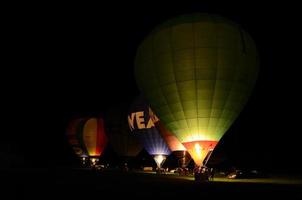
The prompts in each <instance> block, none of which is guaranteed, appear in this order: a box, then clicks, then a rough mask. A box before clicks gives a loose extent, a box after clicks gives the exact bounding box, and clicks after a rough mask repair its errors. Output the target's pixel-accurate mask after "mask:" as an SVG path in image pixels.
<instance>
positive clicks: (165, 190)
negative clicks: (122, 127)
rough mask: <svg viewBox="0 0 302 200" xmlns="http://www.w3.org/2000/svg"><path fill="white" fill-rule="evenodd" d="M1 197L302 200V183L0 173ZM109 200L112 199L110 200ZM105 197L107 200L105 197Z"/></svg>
mask: <svg viewBox="0 0 302 200" xmlns="http://www.w3.org/2000/svg"><path fill="white" fill-rule="evenodd" d="M0 174H1V176H0V178H1V183H2V184H1V185H4V187H3V186H2V187H1V189H2V191H1V192H2V194H4V193H6V194H7V195H9V196H10V197H11V198H8V199H24V198H26V199H28V198H29V199H46V198H48V199H49V198H50V199H62V198H64V199H85V200H86V199H90V198H91V199H115V198H119V199H120V197H122V198H124V199H129V198H130V199H133V198H134V199H142V198H147V197H149V198H158V197H161V198H167V199H171V198H176V199H178V198H182V199H189V198H193V197H194V198H195V197H196V198H205V197H209V198H218V197H219V198H220V197H221V196H222V197H227V198H231V199H237V198H238V199H245V198H247V197H249V198H251V197H253V198H261V197H268V198H269V199H271V197H272V196H277V197H282V198H288V197H290V199H302V184H301V179H294V178H289V177H287V178H285V177H283V178H280V177H279V178H267V179H226V178H215V179H214V181H211V182H207V183H200V182H196V181H194V178H193V177H192V176H191V177H184V176H178V175H176V174H163V175H158V174H155V173H136V172H131V173H125V172H119V171H104V172H95V171H91V170H72V169H64V170H62V169H60V170H41V171H35V170H33V171H30V172H10V173H0ZM107 196H108V197H110V198H107ZM105 197H106V198H105Z"/></svg>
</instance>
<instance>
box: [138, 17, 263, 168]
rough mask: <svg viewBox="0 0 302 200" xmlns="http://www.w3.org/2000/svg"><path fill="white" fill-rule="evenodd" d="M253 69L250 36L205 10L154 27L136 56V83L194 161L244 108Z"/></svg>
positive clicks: (200, 159)
mask: <svg viewBox="0 0 302 200" xmlns="http://www.w3.org/2000/svg"><path fill="white" fill-rule="evenodd" d="M257 74H258V54H257V50H256V46H255V44H254V42H253V40H252V38H251V37H250V35H249V34H248V33H247V32H245V31H244V30H243V29H242V28H241V27H240V26H238V25H237V24H235V23H233V22H231V21H229V20H227V19H224V18H222V17H219V16H215V15H208V14H192V15H183V16H180V17H177V18H174V19H172V20H169V21H167V22H165V23H163V24H162V25H160V26H158V27H157V28H156V29H155V30H154V31H153V32H152V33H151V34H150V35H149V36H147V37H146V39H145V40H144V41H143V42H142V44H141V45H140V46H139V48H138V50H137V55H136V61H135V77H136V80H137V84H138V86H139V88H140V89H141V90H142V91H143V93H144V95H145V96H146V99H147V100H148V101H149V103H150V104H151V107H152V109H153V110H154V111H155V113H156V114H157V116H158V117H159V118H160V120H161V122H163V124H164V125H165V127H166V128H167V129H168V130H170V131H171V132H172V133H173V134H175V136H176V137H177V138H178V139H179V141H180V142H181V143H182V144H183V145H184V146H185V147H186V149H187V150H188V151H189V153H190V154H191V156H192V158H193V160H194V161H195V164H196V165H197V166H201V165H202V162H203V160H204V158H205V157H206V155H207V154H208V152H209V151H211V150H213V149H214V148H215V146H216V144H217V143H218V141H219V140H220V139H221V137H222V136H223V134H224V133H225V132H226V131H227V130H228V129H229V127H230V126H231V124H232V123H233V121H234V120H235V119H236V118H237V116H238V115H239V113H240V111H241V110H242V109H243V107H244V105H245V104H246V102H247V100H248V97H249V95H250V94H251V91H252V88H253V86H254V84H255V81H256V78H257Z"/></svg>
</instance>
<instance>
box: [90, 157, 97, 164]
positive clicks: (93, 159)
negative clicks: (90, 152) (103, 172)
mask: <svg viewBox="0 0 302 200" xmlns="http://www.w3.org/2000/svg"><path fill="white" fill-rule="evenodd" d="M90 161H91V165H92V166H94V165H96V163H97V162H98V161H99V159H97V158H90Z"/></svg>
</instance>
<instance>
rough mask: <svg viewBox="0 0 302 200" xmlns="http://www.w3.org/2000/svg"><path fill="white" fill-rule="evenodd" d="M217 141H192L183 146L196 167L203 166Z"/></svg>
mask: <svg viewBox="0 0 302 200" xmlns="http://www.w3.org/2000/svg"><path fill="white" fill-rule="evenodd" d="M217 143H218V141H192V142H185V143H183V145H184V146H185V147H186V148H187V151H188V152H189V154H190V155H191V157H192V159H193V160H194V162H195V164H196V166H198V167H200V166H203V165H204V164H206V163H205V161H206V160H208V159H209V156H208V154H209V152H212V151H213V150H214V148H215V146H216V145H217Z"/></svg>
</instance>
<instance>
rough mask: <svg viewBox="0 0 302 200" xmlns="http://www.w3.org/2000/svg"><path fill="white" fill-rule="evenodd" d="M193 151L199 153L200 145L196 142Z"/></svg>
mask: <svg viewBox="0 0 302 200" xmlns="http://www.w3.org/2000/svg"><path fill="white" fill-rule="evenodd" d="M195 152H196V154H197V155H201V146H200V145H199V144H198V143H196V144H195Z"/></svg>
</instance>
